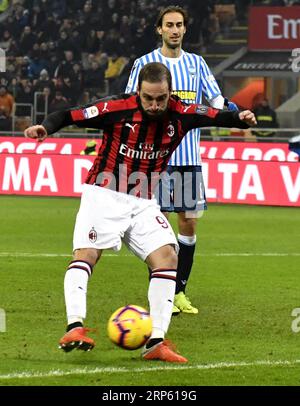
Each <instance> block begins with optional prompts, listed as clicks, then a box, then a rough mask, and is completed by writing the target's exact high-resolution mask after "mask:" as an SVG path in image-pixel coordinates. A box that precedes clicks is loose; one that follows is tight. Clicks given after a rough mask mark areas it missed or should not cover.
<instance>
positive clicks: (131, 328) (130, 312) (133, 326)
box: [107, 305, 152, 350]
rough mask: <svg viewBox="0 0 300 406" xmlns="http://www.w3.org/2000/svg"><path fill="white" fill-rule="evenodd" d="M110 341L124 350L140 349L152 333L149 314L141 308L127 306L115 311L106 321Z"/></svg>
mask: <svg viewBox="0 0 300 406" xmlns="http://www.w3.org/2000/svg"><path fill="white" fill-rule="evenodd" d="M107 332H108V336H109V338H110V340H111V341H112V342H113V343H115V344H116V345H118V346H119V347H122V348H124V349H126V350H136V349H137V348H140V347H142V346H143V345H144V344H145V343H146V341H147V340H148V339H149V337H150V335H151V332H152V320H151V317H150V314H149V312H148V311H147V310H146V309H144V308H143V307H141V306H136V305H127V306H123V307H120V308H119V309H117V310H116V311H115V312H114V313H113V314H112V315H111V317H110V319H109V320H108V324H107Z"/></svg>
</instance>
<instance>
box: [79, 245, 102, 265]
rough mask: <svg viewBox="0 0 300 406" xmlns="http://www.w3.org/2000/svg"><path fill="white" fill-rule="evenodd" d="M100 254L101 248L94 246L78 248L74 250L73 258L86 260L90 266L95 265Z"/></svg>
mask: <svg viewBox="0 0 300 406" xmlns="http://www.w3.org/2000/svg"><path fill="white" fill-rule="evenodd" d="M100 256H101V250H97V249H94V248H80V249H77V250H75V251H74V255H73V257H74V260H76V261H86V262H88V263H89V264H90V265H91V266H94V265H96V263H97V262H98V260H99V258H100Z"/></svg>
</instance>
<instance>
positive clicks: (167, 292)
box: [148, 269, 176, 338]
mask: <svg viewBox="0 0 300 406" xmlns="http://www.w3.org/2000/svg"><path fill="white" fill-rule="evenodd" d="M175 287H176V269H154V270H153V271H152V273H151V280H150V284H149V290H148V300H149V305H150V315H151V317H152V323H153V329H152V334H151V337H150V338H164V336H165V334H166V333H167V331H168V328H169V324H170V321H171V316H172V309H173V300H174V294H175Z"/></svg>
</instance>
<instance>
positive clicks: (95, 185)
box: [25, 62, 256, 362]
mask: <svg viewBox="0 0 300 406" xmlns="http://www.w3.org/2000/svg"><path fill="white" fill-rule="evenodd" d="M255 123H256V120H255V116H254V114H253V113H252V112H250V111H249V110H246V111H243V112H240V113H237V112H230V111H226V112H225V111H224V112H222V111H221V112H220V111H219V110H214V109H212V108H210V107H205V106H202V105H193V104H190V105H186V104H185V103H183V102H181V101H180V100H179V99H178V98H176V97H173V96H171V74H170V72H169V70H168V69H167V67H166V66H164V65H163V64H160V63H156V62H155V63H149V64H147V65H146V66H145V67H144V68H143V69H142V70H141V72H140V75H139V88H138V92H137V94H133V95H120V96H118V97H111V98H107V99H102V100H99V101H98V102H96V103H94V104H93V105H88V106H85V107H83V108H75V109H71V110H66V111H62V112H55V113H52V114H50V115H49V116H48V117H47V118H46V119H45V120H44V121H43V123H42V125H36V126H32V127H29V128H28V129H26V130H25V136H27V137H30V138H35V139H37V140H39V141H43V140H44V139H45V138H46V137H47V135H50V134H53V133H55V132H56V131H58V130H60V129H61V128H63V127H65V126H68V125H71V124H76V125H77V126H78V127H89V128H97V129H103V141H102V144H101V146H100V148H99V151H98V155H97V157H96V158H95V161H94V164H93V166H92V168H91V170H90V171H89V173H88V176H87V179H86V183H85V185H84V189H83V193H82V197H81V204H80V209H79V212H78V214H77V217H76V224H75V230H74V239H73V248H74V260H73V261H72V262H71V263H70V265H69V267H68V270H67V272H66V276H65V282H64V288H65V301H66V310H67V321H68V327H67V332H66V334H65V335H64V336H63V337H62V338H61V340H60V347H61V348H62V349H63V350H64V351H71V350H72V349H73V348H79V349H83V350H90V349H92V348H93V347H94V345H95V343H94V340H93V339H92V338H90V337H88V336H87V331H88V329H85V328H84V327H83V320H84V318H85V317H86V291H87V285H88V279H89V277H90V276H91V274H92V270H93V267H94V266H95V264H96V263H97V261H98V260H99V258H100V256H101V254H102V251H103V250H104V249H115V250H119V249H120V248H121V243H122V242H124V243H125V244H126V245H127V246H128V248H129V249H130V250H131V251H132V252H133V253H134V254H135V255H136V256H138V257H139V258H141V259H142V260H143V261H145V262H146V264H147V265H148V267H149V268H150V269H151V270H152V272H151V277H150V283H149V290H148V300H149V306H150V314H151V317H152V321H153V331H152V334H151V337H150V339H149V340H148V342H147V343H146V345H145V347H144V350H143V358H144V359H150V360H151V359H160V360H163V361H168V362H187V359H186V358H184V357H182V356H181V355H179V354H177V353H176V352H175V350H174V349H173V348H172V347H171V346H169V344H168V341H166V340H164V337H165V334H166V333H167V330H168V327H169V323H170V319H171V314H172V308H173V299H174V293H175V284H176V269H177V253H176V252H177V250H178V244H177V240H176V237H175V235H174V233H173V231H172V229H171V226H170V224H169V223H168V221H167V219H166V218H165V217H164V216H163V215H162V213H161V212H160V209H159V206H158V205H157V202H156V199H155V198H153V191H154V188H155V185H156V183H157V181H158V179H159V174H160V173H161V172H162V171H163V170H164V169H165V168H166V166H167V163H168V161H169V159H170V156H171V154H172V152H173V151H174V150H175V149H176V147H177V146H178V144H179V143H180V141H181V140H182V138H183V137H184V135H185V134H186V133H187V132H188V131H189V130H191V129H192V128H196V127H204V126H222V127H237V128H248V127H249V126H250V125H255Z"/></svg>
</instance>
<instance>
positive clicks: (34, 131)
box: [24, 125, 48, 142]
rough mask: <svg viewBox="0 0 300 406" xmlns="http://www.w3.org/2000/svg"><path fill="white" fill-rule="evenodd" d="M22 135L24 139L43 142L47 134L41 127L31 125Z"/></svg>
mask: <svg viewBox="0 0 300 406" xmlns="http://www.w3.org/2000/svg"><path fill="white" fill-rule="evenodd" d="M24 135H25V137H26V138H33V139H36V140H37V141H38V142H42V141H44V139H46V138H47V136H48V133H47V130H46V128H45V127H44V126H43V125H33V126H31V127H28V128H26V130H25V131H24Z"/></svg>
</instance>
